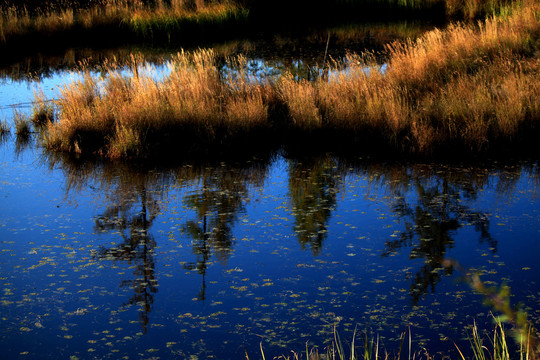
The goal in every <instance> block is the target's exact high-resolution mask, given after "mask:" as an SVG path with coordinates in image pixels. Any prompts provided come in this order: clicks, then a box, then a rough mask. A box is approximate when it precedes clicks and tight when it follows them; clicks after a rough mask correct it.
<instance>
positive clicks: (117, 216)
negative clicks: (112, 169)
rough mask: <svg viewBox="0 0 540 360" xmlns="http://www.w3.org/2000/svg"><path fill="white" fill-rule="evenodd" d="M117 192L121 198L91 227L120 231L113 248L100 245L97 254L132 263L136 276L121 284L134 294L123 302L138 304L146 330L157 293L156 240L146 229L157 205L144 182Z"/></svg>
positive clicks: (108, 205) (99, 231)
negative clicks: (119, 241) (120, 240)
mask: <svg viewBox="0 0 540 360" xmlns="http://www.w3.org/2000/svg"><path fill="white" fill-rule="evenodd" d="M120 194H121V196H120V197H118V198H114V199H111V203H110V204H107V207H106V209H105V211H104V213H103V214H101V215H98V216H97V217H96V219H95V226H94V230H95V232H96V233H98V234H100V233H117V234H120V236H121V238H122V240H123V241H122V243H120V244H119V245H115V246H112V247H101V248H100V250H99V252H98V254H97V255H96V257H97V258H98V259H101V260H112V261H113V262H116V261H125V262H127V263H129V264H130V265H133V267H134V270H133V276H134V277H135V278H134V279H131V280H124V281H122V284H121V285H120V287H127V288H130V289H132V290H133V292H134V294H133V296H132V297H131V298H130V299H129V301H128V302H127V303H125V304H124V305H138V306H139V308H140V310H139V322H140V324H141V326H142V328H143V330H144V332H146V330H147V327H148V321H149V319H148V315H149V313H150V311H151V310H152V304H153V302H154V294H155V293H156V292H157V280H156V276H155V265H154V248H155V247H156V242H155V240H154V237H153V236H152V235H151V234H150V233H149V229H150V228H151V227H152V223H153V220H154V219H155V217H156V214H157V213H158V212H159V205H158V203H157V201H155V200H154V199H153V198H152V192H150V194H149V193H148V192H147V188H146V184H144V183H142V184H134V187H133V191H131V192H130V193H127V194H126V193H125V192H124V193H122V192H121V193H120Z"/></svg>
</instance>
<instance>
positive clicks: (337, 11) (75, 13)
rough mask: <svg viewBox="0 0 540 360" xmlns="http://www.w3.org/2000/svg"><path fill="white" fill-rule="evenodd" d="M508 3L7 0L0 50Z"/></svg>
mask: <svg viewBox="0 0 540 360" xmlns="http://www.w3.org/2000/svg"><path fill="white" fill-rule="evenodd" d="M509 1H510V0H482V1H478V0H410V1H405V0H315V1H313V0H311V1H307V0H296V1H288V0H276V1H259V0H256V1H255V0H236V1H235V0H214V1H205V0H152V1H141V0H99V1H98V0H95V1H91V0H88V1H84V0H73V1H60V0H50V1H48V2H38V1H26V2H21V3H10V2H5V1H4V3H0V5H1V6H0V51H2V52H4V54H5V56H8V55H11V56H14V54H16V53H21V52H22V53H33V52H36V51H38V50H50V48H69V47H76V46H79V47H80V46H94V47H95V46H100V47H103V46H119V45H126V44H133V43H153V44H156V43H159V44H170V43H173V44H182V45H187V44H197V43H200V42H216V41H220V40H224V39H231V38H234V37H237V36H246V35H248V34H253V33H275V32H276V31H291V30H301V29H305V28H306V27H320V26H322V25H326V26H328V25H332V24H334V25H335V24H338V23H343V22H346V21H366V20H369V21H373V20H379V21H381V20H384V21H387V20H404V19H425V20H429V21H433V20H438V21H444V20H445V19H447V18H461V19H463V18H466V19H475V18H479V17H482V16H485V15H486V14H490V13H494V12H498V10H499V9H500V7H501V6H504V5H505V4H507V3H508V2H509ZM17 4H18V5H17ZM278 19H279V21H277V20H278ZM22 44H24V45H22Z"/></svg>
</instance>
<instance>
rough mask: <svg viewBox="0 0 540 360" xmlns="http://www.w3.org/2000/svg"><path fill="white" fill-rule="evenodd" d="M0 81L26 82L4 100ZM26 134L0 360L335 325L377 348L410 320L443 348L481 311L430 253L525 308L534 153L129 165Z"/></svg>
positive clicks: (11, 183)
mask: <svg viewBox="0 0 540 360" xmlns="http://www.w3.org/2000/svg"><path fill="white" fill-rule="evenodd" d="M51 81H52V80H51ZM3 86H4V87H3V88H2V89H3V90H2V91H3V92H2V99H3V100H2V101H4V102H8V103H9V102H13V101H16V102H19V103H23V102H27V101H31V97H30V95H28V94H29V93H30V94H31V90H29V89H31V88H32V86H31V85H28V84H27V83H23V84H19V85H17V84H16V83H12V82H9V81H7V82H5V83H4V85H3ZM8 86H14V87H17V86H18V87H19V88H22V89H26V90H24V91H22V90H21V91H22V93H24V94H26V95H21V96H18V97H16V99H15V100H12V99H11V98H8V99H7V100H5V99H6V97H7V96H9V95H6V94H12V93H13V92H12V91H11V90H10V88H9V87H8ZM47 86H49V85H47ZM51 88H54V85H53V86H51ZM4 105H6V104H4ZM8 105H9V104H8ZM4 118H6V119H8V121H9V119H10V115H9V113H7V112H5V113H4ZM38 137H39V135H38V134H32V135H31V137H30V139H28V140H27V141H22V139H18V138H17V137H16V136H15V134H13V131H12V134H11V135H8V136H7V137H4V138H3V141H2V144H1V145H0V166H1V170H0V243H1V247H0V280H1V284H2V286H1V292H0V348H1V349H2V353H3V357H4V358H7V359H19V358H21V359H48V358H70V357H76V358H79V359H109V358H110V359H121V358H126V359H127V358H129V359H139V358H145V359H146V358H160V359H169V358H179V359H183V358H193V359H195V358H199V359H206V358H216V359H243V358H245V356H246V352H247V353H248V354H249V358H250V359H257V358H261V355H260V350H259V346H260V344H261V343H262V346H263V348H264V350H265V354H266V358H267V359H268V358H272V357H273V356H278V355H282V354H284V355H287V354H290V351H291V350H294V351H302V350H303V349H305V346H306V343H308V344H309V346H318V347H319V349H320V350H321V352H322V351H324V348H325V347H326V346H328V345H329V344H330V342H331V341H332V340H333V339H334V335H333V332H334V328H335V329H337V331H339V334H340V336H341V338H342V339H343V341H344V343H346V344H350V341H351V338H352V334H353V331H354V330H355V328H357V329H358V332H360V331H366V330H367V331H368V332H370V333H371V334H374V335H373V336H377V334H378V335H379V336H380V342H381V347H382V348H384V349H387V350H388V351H396V350H397V348H398V347H399V341H398V338H399V336H400V335H401V333H402V332H403V331H405V330H407V329H409V328H410V330H411V334H412V341H413V343H412V347H413V351H420V350H421V349H422V348H425V349H427V351H428V352H429V353H430V354H434V353H437V352H444V353H446V354H450V355H451V356H454V355H456V354H455V350H454V349H455V347H454V344H453V342H454V341H455V342H456V343H458V344H460V345H461V346H463V348H464V349H465V350H464V351H468V350H467V345H466V344H467V342H466V340H464V338H465V336H466V329H467V327H468V326H470V325H472V324H473V322H475V321H476V322H477V323H478V324H479V326H480V327H482V328H483V329H486V330H490V331H491V326H492V325H490V324H491V319H492V317H491V315H490V311H492V309H491V308H489V307H486V306H484V305H483V304H482V300H483V297H482V296H481V295H479V294H475V293H474V292H473V291H472V290H471V288H470V286H469V285H468V284H467V283H466V282H463V281H459V280H460V278H461V277H462V276H463V275H464V274H465V273H466V271H467V270H466V271H460V270H458V269H457V268H455V267H454V268H448V267H445V266H444V264H445V260H455V261H457V262H459V264H460V265H461V266H462V267H463V268H464V269H468V270H469V271H477V272H479V273H481V279H482V280H483V281H485V282H486V284H487V285H490V286H496V285H501V284H506V285H508V286H510V288H511V292H512V294H513V297H512V299H511V300H512V303H515V304H517V303H519V302H521V303H523V304H524V305H525V307H526V309H527V312H528V315H529V318H530V319H531V320H532V321H533V322H534V323H536V324H538V320H539V318H540V286H539V283H538V281H539V280H540V267H539V265H538V260H537V259H538V255H539V254H540V216H539V215H540V214H539V212H540V199H539V190H540V178H539V175H540V172H539V169H538V164H537V162H536V161H514V162H510V163H497V162H490V163H484V164H475V165H442V164H419V163H407V164H399V163H381V162H375V161H370V160H369V159H352V160H351V159H347V160H345V159H340V158H335V157H332V156H322V157H318V158H314V159H303V160H299V159H294V158H287V157H284V156H282V155H279V154H278V155H274V156H272V157H268V158H264V159H252V160H250V161H238V162H222V163H220V162H216V163H206V164H201V163H192V164H175V165H170V166H167V167H144V168H143V167H137V166H135V165H134V164H131V165H128V164H121V163H114V164H96V163H89V162H83V161H76V160H69V159H67V158H65V157H62V156H61V155H57V154H48V153H46V152H45V151H43V150H42V149H41V148H40V147H39V143H38V140H37V139H38Z"/></svg>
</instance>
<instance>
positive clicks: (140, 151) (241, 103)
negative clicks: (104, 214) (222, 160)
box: [46, 50, 271, 158]
mask: <svg viewBox="0 0 540 360" xmlns="http://www.w3.org/2000/svg"><path fill="white" fill-rule="evenodd" d="M216 61H217V60H216V56H215V54H214V52H213V51H212V50H201V51H198V52H195V53H191V54H188V53H185V52H181V53H179V54H178V55H177V56H176V58H175V59H173V60H172V61H171V62H170V63H169V71H170V73H169V75H168V76H167V77H166V78H165V79H164V80H163V81H156V80H154V79H153V78H152V77H151V76H150V74H149V73H150V72H151V69H150V68H148V66H149V65H147V64H146V65H145V64H142V63H141V62H140V61H139V60H137V59H133V64H132V68H133V69H134V70H133V72H134V75H133V76H132V77H127V76H125V75H122V74H120V72H119V71H118V70H112V69H111V70H110V71H109V72H108V74H107V77H106V78H105V79H103V80H102V81H100V80H98V79H96V78H95V77H92V76H90V75H89V74H88V73H86V74H84V75H83V77H82V79H81V80H80V81H77V82H75V83H73V84H70V85H66V86H65V87H64V88H63V89H62V91H61V96H60V100H59V102H58V104H59V122H58V123H55V124H50V125H49V127H48V131H47V134H46V145H47V146H48V147H49V148H51V149H57V150H62V151H71V152H75V153H84V154H99V155H103V156H106V157H111V158H117V157H139V156H146V155H148V154H149V153H154V152H158V151H165V150H167V149H169V150H171V149H174V150H176V151H177V150H186V151H205V149H206V148H208V147H212V146H213V145H215V144H216V143H220V144H223V143H224V142H228V143H231V142H232V140H231V139H237V138H239V137H242V136H248V135H249V137H252V136H253V137H255V136H256V133H257V131H262V130H263V129H266V128H268V105H267V104H268V100H267V98H268V97H269V96H271V91H270V88H269V86H268V84H267V83H265V82H260V81H259V80H258V79H256V78H254V77H253V76H252V75H249V74H248V73H247V72H245V71H242V70H241V69H239V70H238V71H237V72H236V73H235V76H234V79H232V78H222V77H221V75H220V72H219V71H218V68H217V64H216ZM235 61H236V62H239V61H240V62H241V61H242V59H241V58H239V59H236V60H235ZM229 64H231V66H234V64H232V61H231V62H230V63H229ZM100 87H101V88H102V89H101V90H100Z"/></svg>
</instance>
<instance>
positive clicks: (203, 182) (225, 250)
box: [182, 162, 267, 301]
mask: <svg viewBox="0 0 540 360" xmlns="http://www.w3.org/2000/svg"><path fill="white" fill-rule="evenodd" d="M266 168H267V163H266V162H262V163H258V162H251V163H250V164H247V166H245V167H238V166H233V167H228V166H226V165H225V164H221V165H220V166H217V167H205V168H199V169H194V168H193V167H188V169H189V170H188V171H187V172H188V173H189V178H190V179H195V181H198V184H199V186H198V187H197V188H196V189H195V190H193V191H192V192H190V193H188V194H187V195H185V196H184V199H183V203H184V205H185V206H186V207H188V208H189V209H192V210H194V211H195V219H194V220H188V221H187V222H186V223H185V224H184V226H183V228H182V231H183V232H184V233H185V234H186V235H187V236H188V237H189V238H191V245H192V248H193V252H194V254H195V255H196V257H197V259H196V261H195V262H188V263H186V264H185V265H184V268H186V269H189V270H196V271H197V272H198V273H199V274H200V275H201V276H202V285H201V290H200V292H199V294H198V295H197V299H198V300H200V301H204V300H205V299H206V271H207V269H208V265H207V262H208V260H209V258H210V256H211V254H214V255H215V256H216V257H217V258H218V260H220V261H221V262H223V263H226V262H227V259H228V257H229V254H230V253H231V251H232V249H233V246H234V237H233V231H232V228H233V226H234V224H235V223H236V222H237V220H238V217H239V215H240V214H243V213H245V202H246V200H247V199H248V198H249V191H248V190H249V188H250V187H252V186H255V187H260V186H262V184H263V182H264V180H265V177H266V172H267V169H266Z"/></svg>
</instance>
